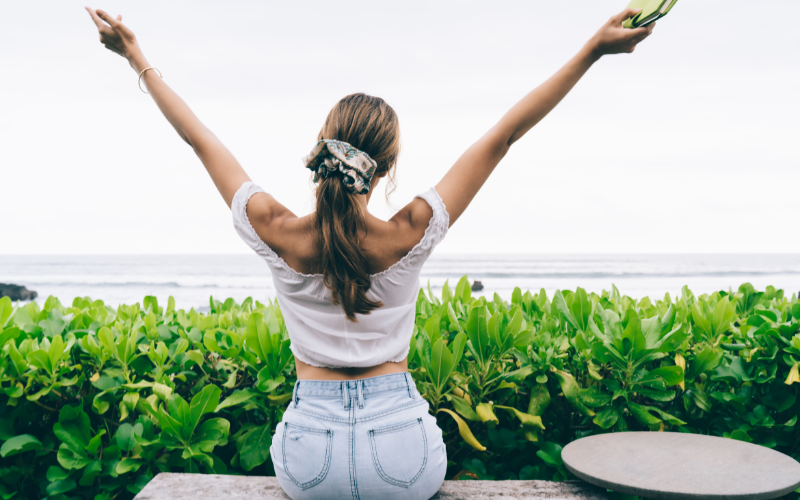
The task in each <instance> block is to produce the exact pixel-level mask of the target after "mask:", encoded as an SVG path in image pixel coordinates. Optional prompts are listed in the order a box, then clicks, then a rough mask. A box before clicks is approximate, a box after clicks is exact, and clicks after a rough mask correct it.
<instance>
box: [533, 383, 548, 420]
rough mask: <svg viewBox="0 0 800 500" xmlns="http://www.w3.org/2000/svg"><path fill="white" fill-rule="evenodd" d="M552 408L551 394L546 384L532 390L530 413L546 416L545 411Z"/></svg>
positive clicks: (536, 386)
mask: <svg viewBox="0 0 800 500" xmlns="http://www.w3.org/2000/svg"><path fill="white" fill-rule="evenodd" d="M548 406H550V392H549V391H548V390H547V385H546V384H543V383H542V384H537V385H535V386H533V388H532V389H531V400H530V402H528V413H530V414H531V415H539V416H540V417H541V416H544V412H545V410H547V407H548Z"/></svg>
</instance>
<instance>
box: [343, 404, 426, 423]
mask: <svg viewBox="0 0 800 500" xmlns="http://www.w3.org/2000/svg"><path fill="white" fill-rule="evenodd" d="M425 404H427V401H425V400H424V399H423V400H421V401H415V402H413V403H407V404H404V405H401V406H398V407H395V408H392V409H391V410H387V411H383V412H380V413H376V414H374V415H370V416H368V417H364V418H360V419H358V421H359V422H369V421H370V420H375V419H376V418H381V417H385V416H388V415H393V414H395V413H397V412H401V411H404V410H408V409H411V408H416V407H417V406H424V405H425Z"/></svg>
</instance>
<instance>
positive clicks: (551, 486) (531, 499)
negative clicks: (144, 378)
mask: <svg viewBox="0 0 800 500" xmlns="http://www.w3.org/2000/svg"><path fill="white" fill-rule="evenodd" d="M222 498H224V499H230V500H288V499H289V497H288V496H286V494H285V493H284V492H283V490H281V487H280V485H279V484H278V480H277V479H276V478H274V477H256V476H220V475H215V474H174V473H161V474H159V475H157V476H156V477H155V478H154V479H153V480H152V481H150V483H149V484H148V485H147V486H146V487H145V488H144V489H143V490H142V491H141V492H140V493H139V494H138V495H136V498H135V499H134V500H218V499H222ZM610 498H611V497H610V496H609V495H608V494H606V493H604V492H603V491H602V490H600V489H598V488H596V487H594V486H591V485H589V484H587V483H584V482H582V481H567V482H564V483H554V482H550V481H445V482H444V485H443V486H442V489H441V490H439V493H438V494H437V495H436V496H435V497H433V499H432V500H445V499H447V500H501V499H502V500H539V499H550V500H609V499H610Z"/></svg>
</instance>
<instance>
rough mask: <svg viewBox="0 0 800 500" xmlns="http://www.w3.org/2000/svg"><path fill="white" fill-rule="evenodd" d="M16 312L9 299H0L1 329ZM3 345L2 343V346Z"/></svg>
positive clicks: (0, 344)
mask: <svg viewBox="0 0 800 500" xmlns="http://www.w3.org/2000/svg"><path fill="white" fill-rule="evenodd" d="M13 311H14V305H13V304H12V303H11V299H10V298H8V297H0V328H3V327H4V326H5V325H6V322H7V321H8V318H9V317H10V316H11V313H12V312H13ZM2 345H3V344H2V343H0V346H2Z"/></svg>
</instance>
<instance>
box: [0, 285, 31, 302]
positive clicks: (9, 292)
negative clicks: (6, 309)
mask: <svg viewBox="0 0 800 500" xmlns="http://www.w3.org/2000/svg"><path fill="white" fill-rule="evenodd" d="M38 296H39V294H38V293H36V292H34V291H33V290H28V289H27V288H25V287H24V286H20V285H6V284H5V283H0V297H8V298H9V299H11V300H14V301H17V300H33V299H35V298H36V297H38Z"/></svg>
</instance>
